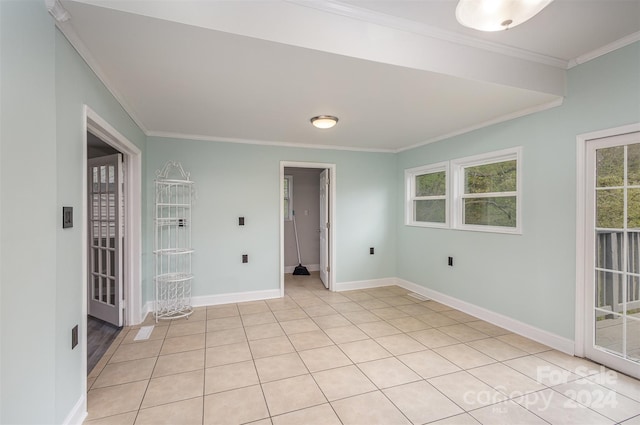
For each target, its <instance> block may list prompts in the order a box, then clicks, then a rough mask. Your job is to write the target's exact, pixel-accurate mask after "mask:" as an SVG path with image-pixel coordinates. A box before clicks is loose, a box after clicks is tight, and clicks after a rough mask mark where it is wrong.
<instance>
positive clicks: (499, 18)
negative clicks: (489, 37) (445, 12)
mask: <svg viewBox="0 0 640 425" xmlns="http://www.w3.org/2000/svg"><path fill="white" fill-rule="evenodd" d="M552 1H553V0H460V1H459V2H458V6H457V7H456V19H457V20H458V22H460V23H461V24H462V25H464V26H465V27H469V28H473V29H476V30H480V31H502V30H507V29H509V28H513V27H515V26H516V25H520V24H521V23H523V22H526V21H528V20H529V19H531V18H533V17H534V16H536V15H537V14H538V13H540V11H542V9H544V8H545V7H547V6H548V5H549V3H551V2H552Z"/></svg>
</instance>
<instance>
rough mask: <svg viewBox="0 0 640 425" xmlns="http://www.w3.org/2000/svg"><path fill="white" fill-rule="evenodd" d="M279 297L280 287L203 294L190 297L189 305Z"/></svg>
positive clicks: (197, 305) (196, 305) (229, 302)
mask: <svg viewBox="0 0 640 425" xmlns="http://www.w3.org/2000/svg"><path fill="white" fill-rule="evenodd" d="M273 298H280V289H279V288H278V289H267V290H264V291H250V292H235V293H232V294H216V295H203V296H199V297H191V305H193V306H194V307H204V306H209V305H218V304H231V303H244V302H247V301H259V300H270V299H273Z"/></svg>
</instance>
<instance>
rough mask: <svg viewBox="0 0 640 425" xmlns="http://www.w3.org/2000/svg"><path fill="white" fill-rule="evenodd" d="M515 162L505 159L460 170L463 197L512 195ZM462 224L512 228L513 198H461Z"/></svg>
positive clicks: (515, 181) (515, 207) (515, 212)
mask: <svg viewBox="0 0 640 425" xmlns="http://www.w3.org/2000/svg"><path fill="white" fill-rule="evenodd" d="M517 165H518V164H517V161H516V160H515V159H514V160H509V161H502V162H495V163H492V164H484V165H477V166H473V167H466V168H465V169H464V193H465V195H473V194H480V193H482V194H484V193H500V192H516V191H517V187H518V180H517ZM463 212H464V223H465V224H476V225H485V226H500V227H516V225H517V216H516V215H517V198H516V196H495V197H477V198H474V197H469V196H466V197H465V198H464V207H463Z"/></svg>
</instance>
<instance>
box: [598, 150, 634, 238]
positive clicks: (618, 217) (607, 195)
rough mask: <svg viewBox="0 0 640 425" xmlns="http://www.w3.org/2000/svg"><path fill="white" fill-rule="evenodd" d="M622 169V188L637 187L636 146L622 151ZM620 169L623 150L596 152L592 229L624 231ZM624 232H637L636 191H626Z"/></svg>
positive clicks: (630, 189)
mask: <svg viewBox="0 0 640 425" xmlns="http://www.w3.org/2000/svg"><path fill="white" fill-rule="evenodd" d="M626 165H627V179H626V185H627V186H640V143H636V144H633V145H628V146H627V147H626ZM624 169H625V146H615V147H612V148H604V149H598V150H597V151H596V187H597V188H598V189H599V190H597V191H596V227H599V228H606V229H622V228H623V227H624V222H623V220H624V189H622V188H621V187H622V186H624V185H625V175H624ZM609 188H610V189H609ZM627 228H630V229H640V188H633V187H630V188H628V189H627Z"/></svg>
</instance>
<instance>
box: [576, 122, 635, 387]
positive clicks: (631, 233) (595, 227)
mask: <svg viewBox="0 0 640 425" xmlns="http://www.w3.org/2000/svg"><path fill="white" fill-rule="evenodd" d="M588 146H589V147H588V150H587V164H588V165H589V168H590V169H589V170H588V177H587V178H588V185H587V195H588V196H587V198H588V203H587V206H588V209H589V214H588V215H589V217H588V219H587V222H588V226H589V227H588V229H589V228H590V229H591V230H590V231H589V230H587V231H588V232H590V234H589V235H588V237H587V241H588V243H589V246H588V248H589V250H588V251H587V252H591V253H592V255H593V257H592V259H591V261H588V262H587V263H588V265H587V267H588V268H589V270H587V272H588V273H587V274H586V276H587V279H586V280H587V282H586V285H587V288H586V290H587V294H588V296H587V300H588V306H587V308H588V311H589V312H590V314H588V315H587V316H588V318H589V319H588V320H589V325H588V326H587V335H586V341H587V347H585V348H586V350H585V352H586V355H587V356H588V357H590V358H592V359H593V360H596V361H598V362H600V363H603V364H606V365H607V366H610V367H612V368H614V369H617V370H620V371H622V372H625V373H628V374H631V375H634V376H636V377H638V375H640V287H639V285H640V249H639V248H640V134H639V133H631V134H626V135H622V136H615V137H610V138H606V139H600V140H596V141H592V142H590V144H589V145H588Z"/></svg>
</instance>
